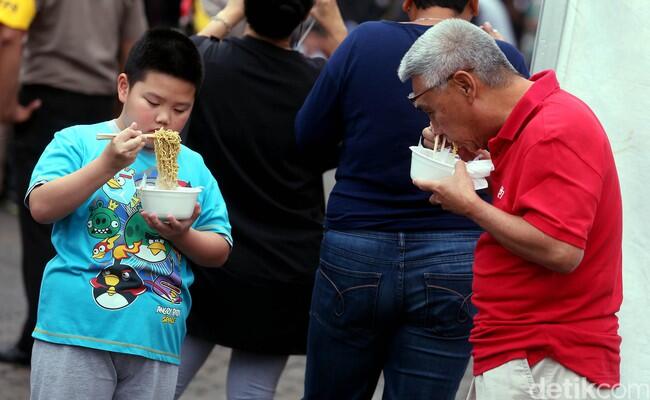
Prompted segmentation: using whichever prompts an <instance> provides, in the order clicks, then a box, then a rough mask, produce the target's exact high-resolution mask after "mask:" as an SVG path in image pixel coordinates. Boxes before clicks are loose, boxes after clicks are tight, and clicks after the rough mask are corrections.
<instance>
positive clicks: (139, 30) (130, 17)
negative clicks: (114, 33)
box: [121, 0, 147, 42]
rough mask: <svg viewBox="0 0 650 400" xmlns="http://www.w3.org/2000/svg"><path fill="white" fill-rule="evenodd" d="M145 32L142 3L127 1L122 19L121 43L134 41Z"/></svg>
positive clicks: (138, 0)
mask: <svg viewBox="0 0 650 400" xmlns="http://www.w3.org/2000/svg"><path fill="white" fill-rule="evenodd" d="M146 30H147V19H146V16H145V12H144V1H140V0H127V1H126V6H125V9H124V18H123V19H122V32H121V37H122V41H126V42H132V41H136V40H138V39H139V38H140V36H142V34H144V32H145V31H146Z"/></svg>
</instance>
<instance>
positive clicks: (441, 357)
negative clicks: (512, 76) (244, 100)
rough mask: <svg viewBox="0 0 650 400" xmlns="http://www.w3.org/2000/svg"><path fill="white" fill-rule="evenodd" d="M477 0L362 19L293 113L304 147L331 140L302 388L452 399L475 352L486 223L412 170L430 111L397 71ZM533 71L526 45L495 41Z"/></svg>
mask: <svg viewBox="0 0 650 400" xmlns="http://www.w3.org/2000/svg"><path fill="white" fill-rule="evenodd" d="M478 6H479V4H478V1H476V0H471V1H467V0H457V1H447V0H444V1H436V0H406V1H404V2H403V3H402V8H403V10H404V12H405V13H407V14H408V16H409V20H410V22H408V23H398V22H392V21H380V22H368V23H364V24H361V25H360V26H359V27H357V28H356V29H355V30H354V31H352V32H351V33H350V35H349V36H348V37H347V38H346V40H345V41H344V42H343V43H342V44H341V46H340V47H339V48H338V49H337V51H336V52H335V53H334V55H333V56H332V58H331V59H330V61H329V62H328V64H327V65H326V66H325V69H324V70H323V72H322V73H321V75H320V77H319V78H318V81H317V82H316V84H315V85H314V88H313V89H312V91H311V93H310V94H309V97H308V98H307V100H306V101H305V104H304V105H303V107H302V109H301V110H300V113H299V114H298V117H297V120H296V131H297V132H296V133H297V139H298V146H299V148H300V150H301V151H303V152H304V153H305V155H306V156H311V155H320V154H327V153H328V152H330V153H334V152H336V151H337V147H338V145H339V143H341V154H340V161H339V164H338V169H337V171H336V185H335V186H334V189H333V190H332V193H331V194H330V197H329V202H328V207H327V215H326V221H325V227H326V229H327V230H326V232H325V235H324V239H323V243H322V246H321V256H320V258H321V261H320V266H319V268H318V271H317V273H316V280H315V286H314V292H313V299H312V305H311V319H310V325H309V339H308V347H307V371H306V380H305V398H306V399H321V398H324V399H365V398H370V397H371V396H372V393H373V391H374V390H375V386H376V383H377V379H378V377H379V374H380V373H381V372H382V371H383V373H384V380H385V386H384V398H386V399H405V398H408V399H430V398H432V397H435V398H437V399H452V398H454V395H455V393H456V390H457V388H458V384H459V381H460V379H461V377H462V375H463V373H464V371H465V367H466V365H467V361H468V358H469V353H470V345H469V342H468V337H469V332H470V328H471V326H472V315H473V309H472V306H471V301H470V297H471V292H472V289H471V286H472V261H473V252H474V245H475V243H476V240H477V239H478V236H479V234H480V232H481V231H480V228H479V227H478V226H477V225H476V224H475V223H473V222H472V221H470V220H468V219H466V218H463V217H460V216H456V215H453V214H451V213H448V212H446V211H444V210H442V209H441V208H440V207H431V206H430V204H429V203H428V201H427V198H428V196H427V195H426V194H424V193H422V192H421V191H420V190H418V188H416V187H415V186H413V184H412V182H411V179H410V177H409V166H410V160H411V152H410V150H409V146H413V145H416V144H417V143H418V140H419V139H420V134H421V131H422V128H423V127H424V126H427V125H428V124H429V123H428V121H427V118H426V116H424V115H422V114H421V113H418V112H417V110H415V109H414V108H413V106H412V105H411V104H410V103H409V102H408V101H407V100H406V96H407V94H408V93H409V91H410V85H408V84H405V83H402V82H400V80H399V79H398V77H397V76H396V74H395V71H397V68H398V66H399V62H400V60H401V59H402V56H403V55H404V53H406V51H407V50H408V49H409V47H410V46H411V45H412V44H413V42H414V41H415V40H416V39H417V38H418V37H419V36H420V35H422V34H423V33H424V32H426V31H427V29H429V28H430V27H431V26H432V25H434V24H436V23H439V22H440V21H442V20H444V19H446V18H463V19H466V20H469V19H471V18H472V17H473V16H475V15H476V13H477V11H478ZM498 46H499V48H500V49H502V50H503V51H504V52H505V54H506V55H507V56H508V59H509V60H510V61H511V62H512V64H513V65H516V66H517V69H518V70H519V71H520V72H521V73H522V74H523V75H525V76H527V73H528V71H527V69H526V67H525V64H524V60H523V58H522V56H521V55H520V54H519V53H518V52H517V50H516V49H515V48H514V47H512V46H511V45H509V44H507V43H505V42H498Z"/></svg>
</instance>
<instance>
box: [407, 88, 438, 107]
mask: <svg viewBox="0 0 650 400" xmlns="http://www.w3.org/2000/svg"><path fill="white" fill-rule="evenodd" d="M435 87H436V86H431V87H430V88H426V89H424V90H423V91H421V92H420V93H418V94H415V93H413V92H411V93H409V95H408V99H409V101H410V102H411V104H413V105H415V100H417V99H418V98H420V97H421V96H422V95H424V94H425V93H426V92H428V91H430V90H433V89H434V88H435Z"/></svg>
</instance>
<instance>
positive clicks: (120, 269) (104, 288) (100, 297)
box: [90, 261, 147, 310]
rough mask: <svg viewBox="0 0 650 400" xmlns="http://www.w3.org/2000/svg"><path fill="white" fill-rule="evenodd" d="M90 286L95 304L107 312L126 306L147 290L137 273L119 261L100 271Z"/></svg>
mask: <svg viewBox="0 0 650 400" xmlns="http://www.w3.org/2000/svg"><path fill="white" fill-rule="evenodd" d="M90 284H91V285H92V287H93V297H94V298H95V302H96V303H97V304H98V305H99V306H100V307H102V308H105V309H108V310H117V309H120V308H124V307H126V306H128V305H129V304H131V303H133V302H134V301H135V300H136V299H137V298H138V296H139V295H141V294H142V293H144V292H145V291H146V290H147V289H146V288H145V286H144V284H143V282H142V279H140V277H139V276H138V274H137V272H136V271H135V270H134V269H133V268H131V267H129V266H128V265H122V264H120V263H119V261H118V262H116V263H115V264H113V265H111V266H110V267H108V268H106V269H104V270H102V271H100V272H99V274H97V277H96V278H93V279H92V280H91V281H90Z"/></svg>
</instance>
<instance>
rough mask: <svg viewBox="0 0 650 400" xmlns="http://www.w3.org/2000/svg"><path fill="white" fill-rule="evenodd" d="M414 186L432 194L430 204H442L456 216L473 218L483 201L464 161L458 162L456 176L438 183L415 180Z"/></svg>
mask: <svg viewBox="0 0 650 400" xmlns="http://www.w3.org/2000/svg"><path fill="white" fill-rule="evenodd" d="M413 184H414V185H415V186H417V187H418V188H420V189H421V190H423V191H425V192H431V193H432V194H431V197H429V202H431V204H433V205H438V204H440V205H441V206H442V208H443V209H445V210H447V211H451V212H453V213H455V214H459V215H464V216H471V214H472V212H473V211H474V210H475V208H476V205H477V204H478V202H482V201H483V200H482V199H481V198H480V197H479V196H478V195H477V194H476V192H475V191H474V184H473V183H472V178H470V176H469V174H468V173H467V168H466V167H465V163H464V162H463V161H458V162H456V170H455V171H454V175H453V176H450V177H448V178H444V179H441V180H438V181H430V180H422V179H415V180H413Z"/></svg>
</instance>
